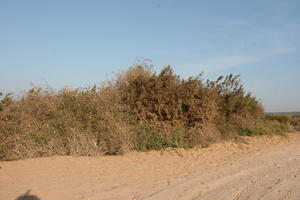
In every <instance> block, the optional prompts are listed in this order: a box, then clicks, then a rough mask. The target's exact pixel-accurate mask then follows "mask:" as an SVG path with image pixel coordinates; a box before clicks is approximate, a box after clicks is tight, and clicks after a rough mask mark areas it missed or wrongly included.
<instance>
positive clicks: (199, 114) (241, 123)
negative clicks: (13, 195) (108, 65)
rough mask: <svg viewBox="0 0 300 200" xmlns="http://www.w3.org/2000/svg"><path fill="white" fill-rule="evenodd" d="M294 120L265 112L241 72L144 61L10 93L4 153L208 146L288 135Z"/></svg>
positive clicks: (4, 105)
mask: <svg viewBox="0 0 300 200" xmlns="http://www.w3.org/2000/svg"><path fill="white" fill-rule="evenodd" d="M1 95H2V94H1ZM290 122H291V119H290V118H286V117H283V116H267V117H266V116H265V114H264V111H263V108H262V105H261V104H260V103H259V102H258V101H257V100H256V99H255V98H254V97H253V96H252V95H251V94H250V93H246V92H245V91H244V89H243V86H242V84H241V82H240V80H239V76H233V75H228V76H225V77H220V78H218V79H217V80H216V81H209V80H207V81H205V80H203V78H202V75H199V76H196V77H190V78H188V79H182V78H180V77H179V76H178V75H176V74H174V72H173V71H172V69H171V67H170V66H168V67H165V68H164V69H163V70H162V71H161V72H160V73H156V72H154V71H152V68H151V66H148V65H146V64H145V65H139V66H134V67H132V68H130V69H128V70H127V71H125V72H122V73H120V74H118V76H117V78H116V80H114V81H110V82H108V83H106V84H104V85H102V86H101V87H96V86H94V87H90V88H85V89H75V90H72V89H63V90H60V91H57V92H55V91H52V90H49V89H48V90H43V89H41V88H33V89H31V90H29V91H28V92H27V93H26V94H25V95H24V96H22V97H20V98H16V97H13V96H12V95H10V94H8V95H6V96H4V97H3V98H2V100H1V101H0V159H1V160H11V159H21V158H30V157H38V156H50V155H103V154H123V153H126V152H128V151H132V150H138V151H147V150H152V149H156V150H158V149H163V148H168V147H174V148H175V147H182V148H192V147H194V146H196V145H200V146H203V147H205V146H207V145H209V144H210V143H211V142H214V141H217V140H221V139H228V138H236V137H237V136H239V135H249V136H251V135H266V134H278V135H284V133H285V132H286V131H287V127H288V125H289V123H290ZM298 122H299V121H295V123H297V124H298V125H299V123H298ZM293 123H294V122H293Z"/></svg>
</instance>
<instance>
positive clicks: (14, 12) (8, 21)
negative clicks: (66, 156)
mask: <svg viewBox="0 0 300 200" xmlns="http://www.w3.org/2000/svg"><path fill="white" fill-rule="evenodd" d="M299 47H300V1H299V0H295V1H290V0H282V1H278V0H269V1H266V0H251V1H241V0H237V1H230V0H228V1H223V0H220V1H214V0H209V1H200V0H199V1H189V0H181V1H179V0H177V1H175V0H160V1H159V0H153V1H152V0H136V1H130V0H126V1H125V0H119V1H113V0H111V1H100V0H98V1H96V0H95V1H92V0H86V1H83V0H82V1H79V0H78V1H76V0H72V1H71V0H70V1H64V0H57V1H56V0H51V1H40V0H36V1H32V0H26V1H21V0H19V1H14V0H7V1H5V0H0V74H1V77H0V91H4V92H15V93H19V92H20V91H21V90H24V89H28V88H30V87H31V85H30V83H33V84H35V85H37V86H42V87H45V86H46V85H50V86H51V87H53V88H62V87H64V86H69V87H85V86H88V85H91V84H94V83H98V82H101V81H103V80H105V79H107V78H111V77H112V72H116V71H118V70H124V69H126V68H128V67H129V66H130V65H132V64H134V62H135V60H136V58H139V57H145V58H150V59H151V60H152V61H153V64H154V65H155V66H156V68H155V69H156V70H160V69H161V68H162V67H163V66H165V65H171V66H173V68H174V70H175V72H176V73H178V74H180V75H182V76H184V77H187V76H190V75H196V74H198V73H200V72H201V71H204V74H205V77H206V78H210V79H212V78H216V77H217V76H218V75H221V74H228V73H235V74H241V79H242V81H243V83H244V84H245V85H246V89H247V91H250V92H252V93H253V94H254V95H255V96H257V98H258V99H260V100H261V102H262V103H263V105H264V107H265V108H266V111H297V110H300V89H299V88H300V54H299V53H300V49H299Z"/></svg>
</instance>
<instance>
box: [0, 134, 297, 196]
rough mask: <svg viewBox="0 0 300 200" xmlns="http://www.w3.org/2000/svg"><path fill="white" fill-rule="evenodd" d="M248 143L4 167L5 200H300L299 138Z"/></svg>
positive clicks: (0, 192) (1, 188)
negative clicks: (25, 195)
mask: <svg viewBox="0 0 300 200" xmlns="http://www.w3.org/2000/svg"><path fill="white" fill-rule="evenodd" d="M247 140H248V142H249V144H244V143H234V142H225V143H218V144H214V145H212V146H210V147H209V148H205V149H194V150H167V151H162V152H148V153H135V152H134V153H129V154H127V155H125V156H104V157H51V158H36V159H29V160H21V161H12V162H0V167H1V168H0V199H1V200H2V199H3V200H9V199H12V200H13V199H17V198H18V197H19V199H18V200H26V198H24V196H23V198H22V197H21V196H22V195H23V194H25V193H26V192H28V191H29V190H30V191H29V194H28V195H29V196H30V195H31V197H32V198H31V200H37V199H40V200H52V199H55V200H59V199H66V200H68V199H72V200H76V199H122V200H123V199H135V200H138V199H147V200H150V199H151V200H152V199H201V200H206V199H209V200H211V199H216V200H222V199H224V200H244V199H253V200H254V199H255V200H257V199H264V200H266V199H270V200H280V199H282V200H283V199H295V200H299V199H300V133H297V134H291V135H290V136H289V138H280V137H272V138H268V137H257V138H247ZM33 195H35V198H34V197H33ZM27 197H28V196H27ZM27 199H30V198H27Z"/></svg>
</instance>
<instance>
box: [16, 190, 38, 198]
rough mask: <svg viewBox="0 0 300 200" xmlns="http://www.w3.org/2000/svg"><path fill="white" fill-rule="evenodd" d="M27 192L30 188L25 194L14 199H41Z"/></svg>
mask: <svg viewBox="0 0 300 200" xmlns="http://www.w3.org/2000/svg"><path fill="white" fill-rule="evenodd" d="M29 192H30V190H28V191H27V192H26V193H25V194H23V195H22V196H19V197H18V198H16V199H15V200H41V199H40V198H38V197H37V196H35V195H31V194H29Z"/></svg>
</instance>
